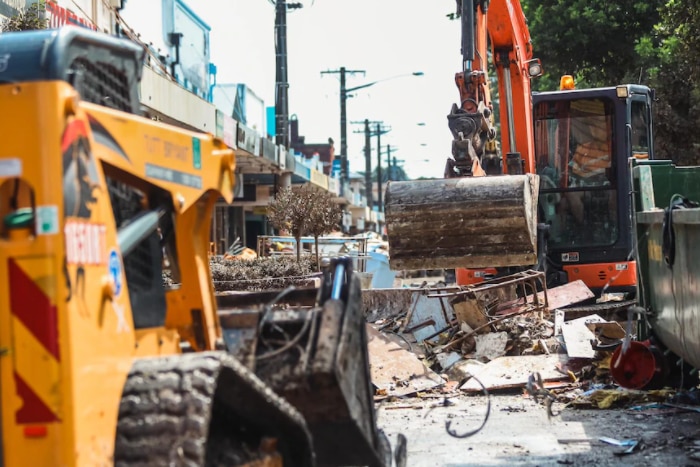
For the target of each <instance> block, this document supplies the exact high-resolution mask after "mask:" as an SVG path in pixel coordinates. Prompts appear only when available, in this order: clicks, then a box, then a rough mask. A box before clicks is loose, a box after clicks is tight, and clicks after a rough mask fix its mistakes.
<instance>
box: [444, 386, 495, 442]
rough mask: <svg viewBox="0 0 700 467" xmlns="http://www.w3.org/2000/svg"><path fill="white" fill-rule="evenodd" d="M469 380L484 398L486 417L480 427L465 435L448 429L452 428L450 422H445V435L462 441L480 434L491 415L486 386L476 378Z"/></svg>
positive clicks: (489, 397)
mask: <svg viewBox="0 0 700 467" xmlns="http://www.w3.org/2000/svg"><path fill="white" fill-rule="evenodd" d="M466 379H467V378H465V380H466ZM469 379H473V380H474V381H476V382H477V383H479V385H480V386H481V389H482V391H483V393H484V395H485V396H486V415H485V416H484V420H483V421H482V422H481V425H479V426H478V427H476V428H474V429H473V430H470V431H467V432H466V433H457V432H456V431H455V430H453V429H452V428H450V427H451V426H452V420H447V421H446V422H445V431H447V434H448V435H450V436H452V437H453V438H460V439H464V438H469V437H470V436H474V435H475V434H477V433H478V432H480V431H481V430H482V429H483V428H484V426H486V422H487V421H488V419H489V415H491V394H489V391H488V389H486V386H484V385H483V384H482V383H481V381H479V379H478V378H477V377H476V376H471V377H470V378H469ZM465 380H462V382H460V384H459V385H460V386H461V385H462V384H463V383H464V382H465Z"/></svg>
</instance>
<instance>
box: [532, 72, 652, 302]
mask: <svg viewBox="0 0 700 467" xmlns="http://www.w3.org/2000/svg"><path fill="white" fill-rule="evenodd" d="M652 100H653V95H652V91H651V90H650V89H649V88H647V87H645V86H635V85H626V86H618V87H609V88H599V89H582V90H563V91H557V92H544V93H534V94H533V111H534V132H535V134H534V139H535V161H536V171H537V174H538V175H539V177H540V196H539V201H538V204H539V205H538V218H539V222H540V223H543V224H546V225H547V226H548V242H547V247H548V252H547V266H548V271H549V273H550V274H549V277H548V279H549V283H550V284H551V285H557V284H560V283H563V282H568V281H573V280H577V279H582V280H583V281H584V282H585V283H586V285H588V286H589V287H591V288H592V289H593V290H594V291H596V292H600V291H601V290H602V289H603V288H606V290H609V291H612V290H617V291H627V292H633V291H634V285H635V283H636V282H635V281H636V272H635V271H636V267H635V266H636V265H635V263H634V261H630V258H631V256H630V252H631V250H632V239H631V237H630V235H629V232H630V204H631V203H630V198H629V187H628V185H629V175H628V173H627V172H628V163H627V160H628V158H629V157H637V158H641V159H647V158H650V156H652V148H653V140H652V131H651V104H652Z"/></svg>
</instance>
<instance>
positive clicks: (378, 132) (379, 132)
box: [375, 122, 391, 212]
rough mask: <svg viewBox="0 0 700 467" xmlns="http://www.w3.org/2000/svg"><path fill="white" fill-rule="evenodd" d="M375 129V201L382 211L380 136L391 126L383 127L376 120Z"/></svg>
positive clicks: (389, 129)
mask: <svg viewBox="0 0 700 467" xmlns="http://www.w3.org/2000/svg"><path fill="white" fill-rule="evenodd" d="M376 123H377V129H376V131H375V134H376V135H377V189H378V191H377V203H378V204H379V212H382V211H384V202H383V201H382V142H381V137H382V134H384V133H389V132H390V131H391V128H389V127H383V126H382V122H376ZM387 170H388V167H387Z"/></svg>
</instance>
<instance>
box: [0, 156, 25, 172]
mask: <svg viewBox="0 0 700 467" xmlns="http://www.w3.org/2000/svg"><path fill="white" fill-rule="evenodd" d="M21 176H22V160H21V159H17V158H16V157H6V158H2V159H0V177H21Z"/></svg>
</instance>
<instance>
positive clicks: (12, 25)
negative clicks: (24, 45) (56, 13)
mask: <svg viewBox="0 0 700 467" xmlns="http://www.w3.org/2000/svg"><path fill="white" fill-rule="evenodd" d="M45 12H46V5H45V3H44V1H43V0H39V1H37V2H36V3H32V4H31V5H30V6H29V7H28V8H23V9H21V10H19V12H18V13H17V14H16V15H14V16H10V17H9V18H7V19H5V20H3V22H2V24H0V29H2V32H16V31H33V30H36V29H46V27H47V25H48V20H47V19H46V17H45Z"/></svg>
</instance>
